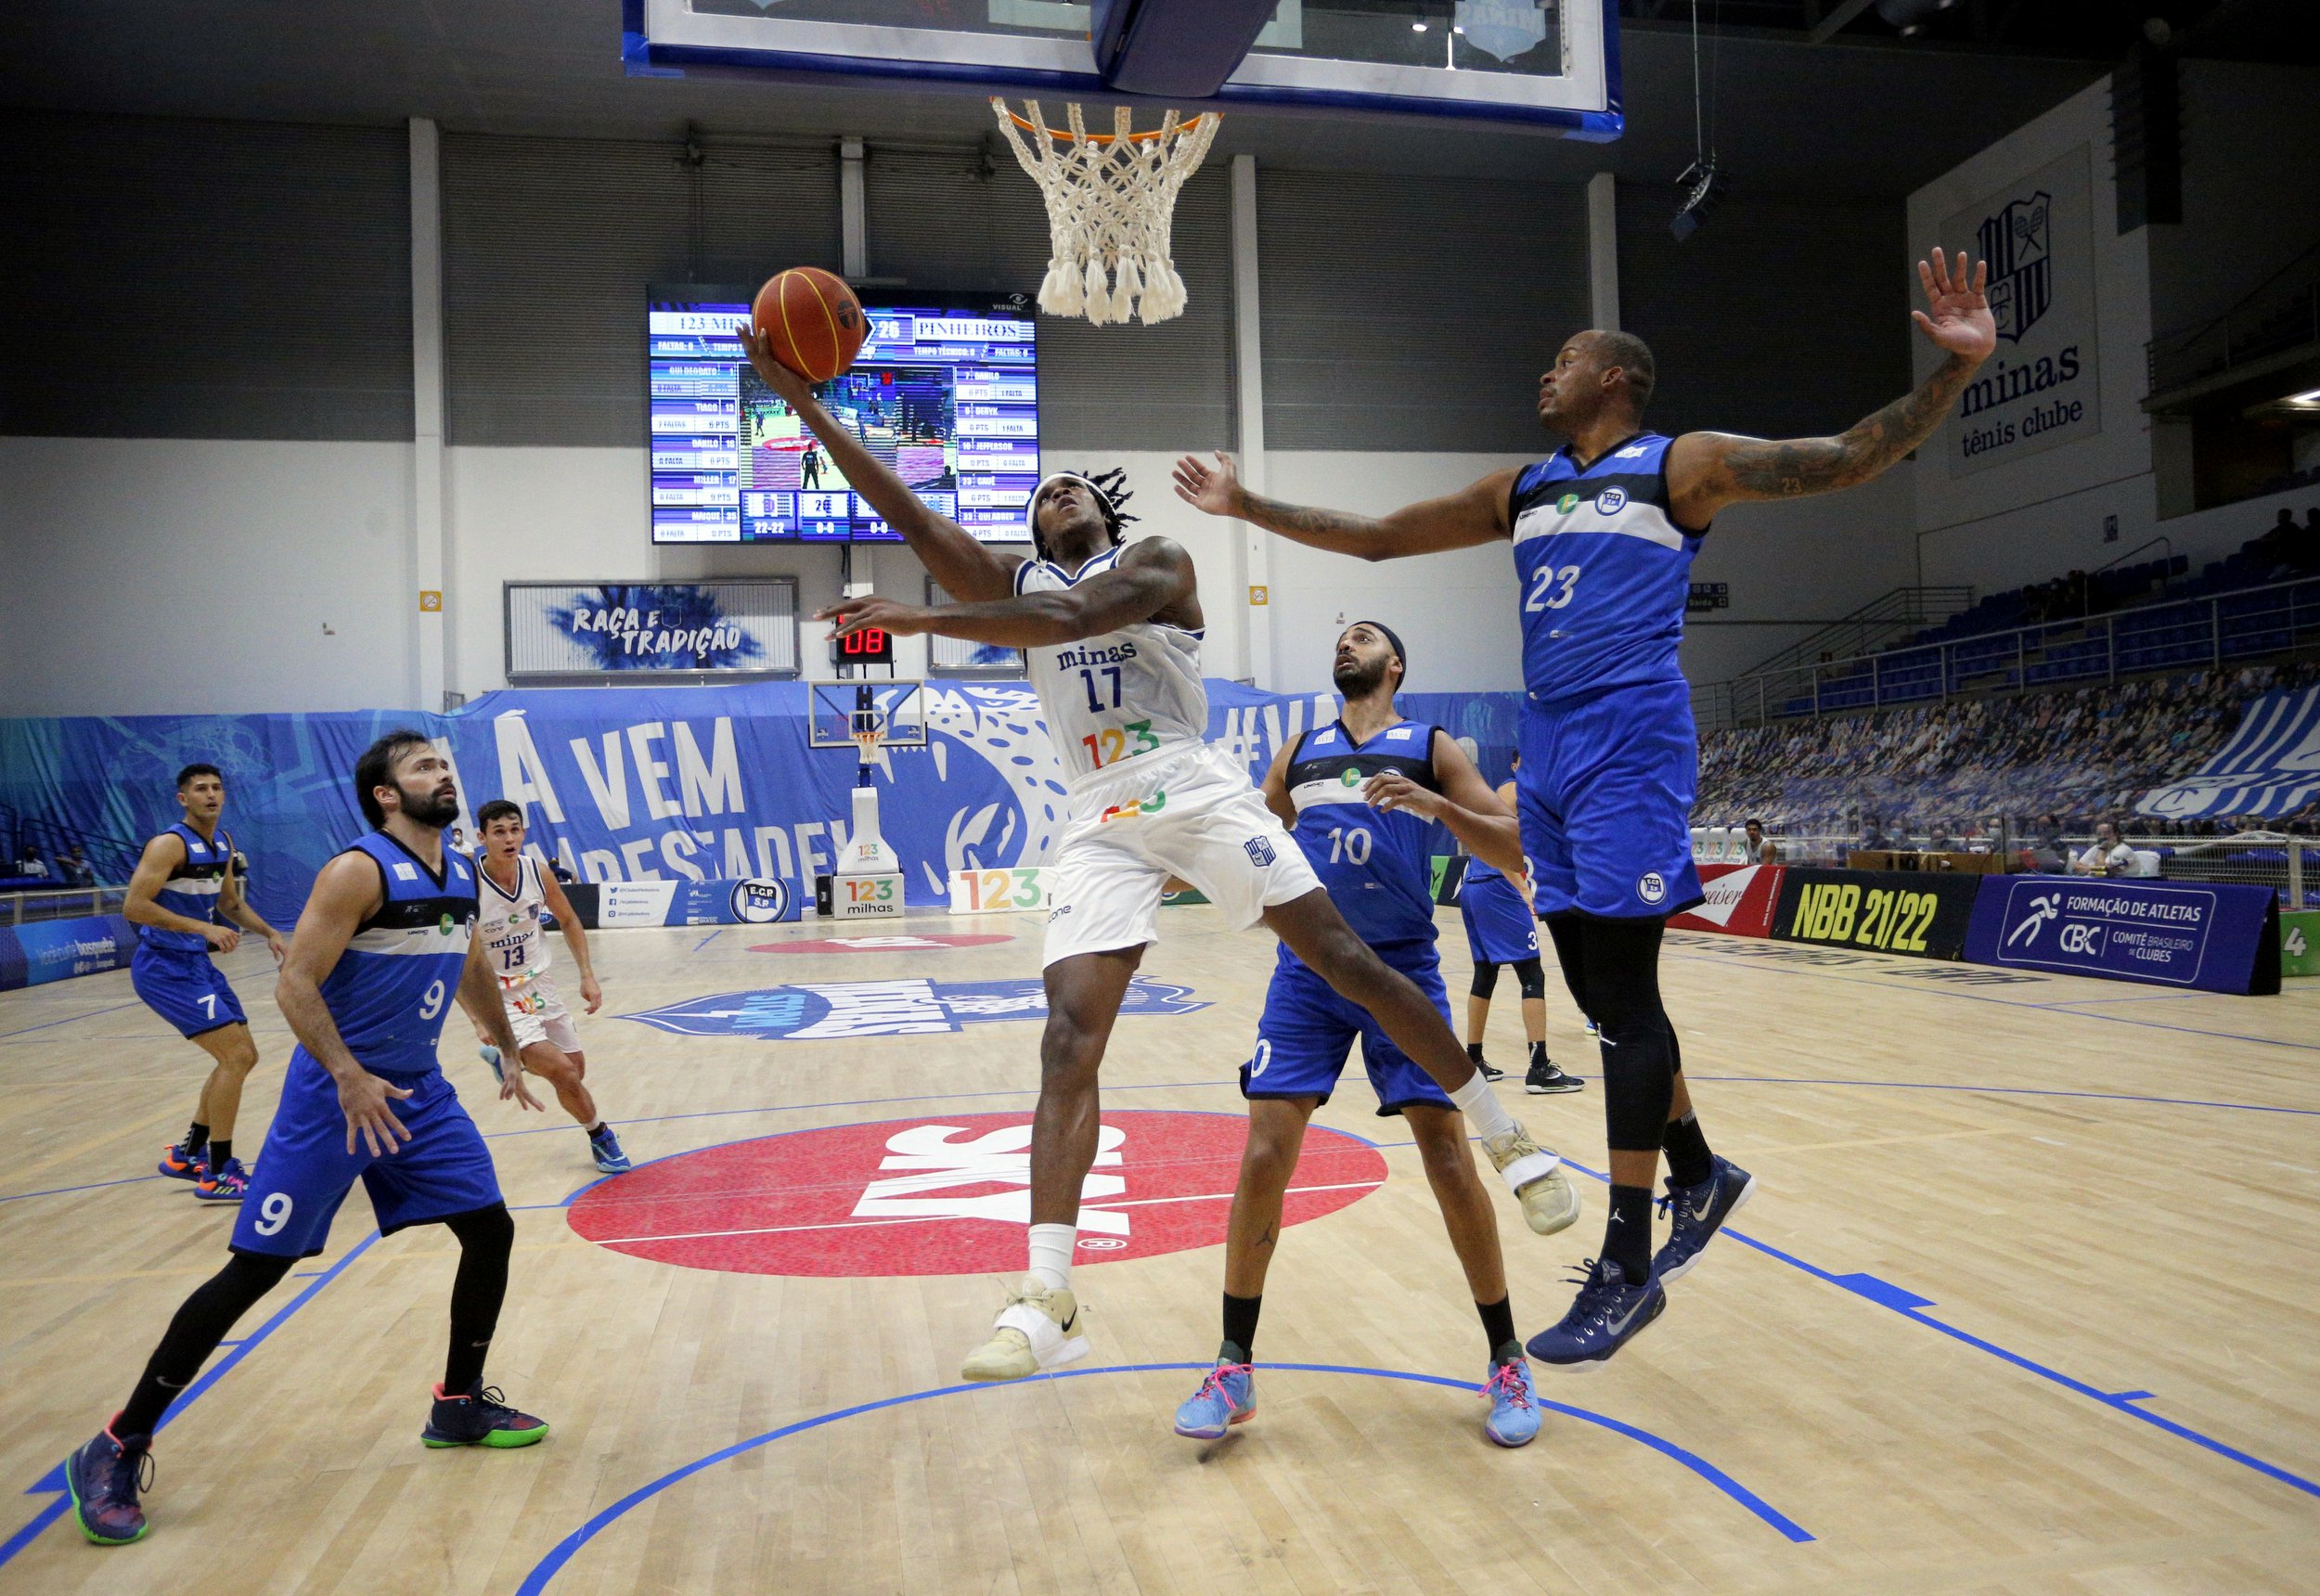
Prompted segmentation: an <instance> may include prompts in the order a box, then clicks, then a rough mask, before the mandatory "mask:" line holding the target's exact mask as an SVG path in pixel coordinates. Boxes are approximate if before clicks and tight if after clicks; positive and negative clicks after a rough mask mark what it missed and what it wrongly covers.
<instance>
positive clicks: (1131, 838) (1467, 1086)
mask: <svg viewBox="0 0 2320 1596" xmlns="http://www.w3.org/2000/svg"><path fill="white" fill-rule="evenodd" d="M741 341H742V343H743V345H744V346H745V347H746V348H747V349H748V351H749V357H750V362H751V364H752V365H754V367H756V369H757V374H758V375H759V376H760V377H762V378H764V379H765V380H766V383H767V386H768V387H770V388H772V389H773V391H774V392H775V393H779V394H780V396H781V398H782V400H783V401H784V402H785V403H786V404H787V405H789V406H790V408H791V409H792V410H793V411H794V412H796V414H797V416H798V418H799V419H800V420H802V421H803V422H804V423H805V425H806V427H808V428H809V429H811V430H812V431H813V432H814V433H815V435H816V436H818V438H819V439H820V440H821V442H822V444H823V445H824V446H825V447H827V448H828V449H829V451H830V457H831V461H832V463H833V464H834V465H835V466H836V467H837V468H838V470H839V471H840V472H841V473H842V474H843V475H844V478H845V480H846V481H847V482H848V483H851V484H852V485H853V486H854V488H855V490H856V491H857V492H858V493H860V494H861V495H862V496H864V497H865V498H867V499H869V500H870V504H871V505H872V507H873V508H876V509H877V511H878V513H879V514H880V515H881V516H883V518H884V519H885V521H886V522H887V524H888V525H890V526H892V527H893V528H894V529H895V530H896V531H897V532H899V533H901V534H902V535H903V537H904V538H905V540H906V541H908V542H909V545H910V547H911V548H912V549H913V550H914V551H915V552H916V553H917V554H918V556H919V558H920V559H921V560H923V561H924V562H925V564H926V569H927V571H928V572H929V573H931V574H932V575H933V576H934V580H935V581H937V582H939V583H941V584H942V586H943V588H944V590H945V591H947V592H949V593H953V594H956V595H958V601H957V602H955V603H950V604H944V605H939V606H934V607H927V606H921V605H912V604H901V603H896V602H895V601H894V600H892V599H887V598H852V599H848V600H846V601H845V602H844V603H842V604H838V605H834V606H832V607H831V609H829V610H826V611H822V616H821V618H823V619H828V620H831V621H834V622H835V623H836V624H837V628H838V631H839V632H840V634H841V635H843V634H844V633H845V632H850V631H856V630H860V629H862V628H865V627H872V626H876V627H883V628H885V629H886V630H888V631H892V632H897V633H904V634H909V633H918V632H933V633H939V634H941V635H942V636H945V637H963V638H966V639H968V640H969V641H972V642H980V643H994V644H998V645H1000V646H1002V647H1006V648H1017V649H1021V650H1024V656H1025V661H1026V662H1027V663H1028V666H1029V670H1030V676H1031V682H1032V686H1033V687H1034V688H1035V689H1037V690H1038V695H1039V704H1040V708H1041V709H1042V710H1043V711H1044V713H1045V715H1046V719H1047V725H1048V730H1049V732H1050V735H1051V736H1052V737H1053V739H1054V741H1055V744H1056V749H1057V753H1058V754H1059V755H1060V757H1061V758H1062V760H1063V769H1064V773H1065V778H1066V780H1067V781H1068V783H1069V787H1070V792H1071V812H1070V817H1069V820H1068V823H1067V824H1066V826H1065V828H1064V831H1063V840H1062V842H1061V843H1060V844H1059V845H1058V847H1057V851H1056V856H1055V861H1054V862H1055V867H1056V870H1057V875H1058V878H1059V885H1058V889H1057V891H1056V894H1055V896H1056V900H1057V901H1056V904H1055V907H1054V908H1053V909H1052V910H1050V915H1049V920H1048V933H1047V954H1046V985H1047V999H1048V1022H1047V1029H1046V1032H1045V1034H1044V1035H1043V1036H1041V1038H1040V1042H1039V1066H1040V1079H1039V1104H1038V1112H1037V1114H1036V1116H1035V1118H1034V1122H1033V1126H1032V1134H1031V1232H1030V1237H1029V1242H1030V1269H1029V1272H1028V1273H1027V1274H1026V1275H1025V1277H1024V1279H1023V1280H1022V1281H1020V1282H1019V1283H1018V1284H1017V1285H1016V1287H1015V1289H1014V1291H1013V1292H1012V1294H1011V1295H1010V1297H1009V1300H1008V1303H1007V1305H1006V1306H1005V1307H1003V1308H1002V1309H1001V1310H1000V1312H999V1318H998V1320H997V1322H996V1324H995V1325H994V1327H993V1331H992V1335H991V1339H990V1340H989V1341H988V1342H986V1344H985V1345H982V1346H979V1347H977V1348H976V1349H975V1350H974V1351H973V1353H971V1354H970V1355H969V1356H968V1358H967V1360H966V1364H965V1367H964V1369H963V1371H962V1372H963V1374H964V1376H965V1377H966V1378H967V1379H969V1380H1018V1379H1022V1378H1024V1377H1025V1376H1026V1375H1031V1374H1036V1373H1038V1372H1039V1371H1041V1370H1043V1369H1051V1368H1054V1367H1055V1366H1057V1365H1058V1364H1063V1363H1068V1362H1070V1361H1072V1360H1073V1359H1074V1358H1079V1357H1082V1356H1084V1355H1085V1354H1086V1352H1087V1350H1088V1339H1087V1336H1086V1334H1085V1333H1084V1332H1083V1330H1082V1327H1081V1325H1080V1323H1079V1307H1078V1303H1077V1300H1076V1298H1075V1297H1074V1296H1073V1294H1072V1291H1071V1263H1072V1253H1073V1249H1074V1247H1075V1245H1076V1241H1077V1220H1078V1216H1079V1192H1080V1187H1081V1184H1082V1182H1083V1181H1084V1180H1085V1179H1086V1178H1087V1174H1088V1171H1089V1167H1090V1166H1091V1165H1093V1163H1094V1161H1095V1153H1096V1138H1097V1130H1098V1124H1097V1117H1096V1116H1097V1097H1096V1074H1097V1070H1098V1068H1099V1067H1100V1065H1101V1064H1102V1060H1103V1049H1104V1045H1105V1043H1106V1042H1107V1041H1108V1040H1109V1039H1110V1037H1111V1034H1112V1023H1113V1022H1114V1021H1115V1020H1116V1019H1117V1018H1118V1017H1119V1010H1120V1002H1121V999H1122V998H1123V997H1125V996H1126V994H1127V992H1128V983H1129V981H1130V980H1131V979H1132V978H1133V977H1134V975H1135V973H1136V967H1137V964H1138V963H1139V961H1140V960H1141V959H1142V958H1143V950H1144V945H1145V944H1146V943H1149V942H1152V941H1154V940H1155V939H1156V938H1157V935H1158V920H1159V910H1160V895H1161V892H1162V890H1163V889H1164V888H1165V887H1166V884H1167V879H1168V877H1169V876H1171V875H1177V876H1181V877H1183V878H1184V879H1185V880H1186V881H1188V882H1192V884H1193V885H1194V886H1196V887H1198V888H1199V889H1200V890H1201V892H1202V893H1203V894H1204V895H1206V896H1207V898H1208V899H1209V901H1210V902H1212V903H1214V904H1215V905H1216V906H1217V907H1218V910H1219V911H1220V912H1222V914H1223V915H1224V917H1225V919H1226V920H1227V921H1228V922H1229V923H1230V924H1231V925H1232V926H1233V927H1234V928H1235V929H1246V928H1247V927H1249V926H1253V925H1255V924H1257V922H1258V921H1259V920H1262V921H1263V922H1264V923H1265V925H1266V926H1267V927H1268V928H1270V930H1271V931H1272V932H1273V933H1274V934H1275V935H1277V936H1279V937H1280V938H1281V940H1282V942H1284V943H1286V944H1287V945H1288V946H1289V947H1290V948H1291V949H1292V950H1293V951H1294V952H1295V954H1296V955H1297V957H1298V958H1299V959H1302V960H1303V961H1304V962H1305V964H1306V965H1307V967H1308V968H1309V969H1311V970H1312V971H1313V972H1315V973H1316V974H1318V975H1320V976H1321V978H1322V979H1323V980H1324V981H1326V982H1328V984H1329V985H1330V986H1331V987H1332V988H1333V989H1334V990H1335V991H1336V992H1338V993H1339V994H1341V995H1343V996H1344V997H1347V998H1350V999H1351V1000H1353V1001H1354V1002H1357V1003H1359V1004H1360V1005H1361V1006H1362V1007H1363V1008H1365V1009H1367V1010H1369V1011H1370V1012H1371V1014H1372V1015H1373V1016H1374V1017H1375V1018H1376V1020H1377V1022H1378V1023H1379V1024H1380V1025H1381V1026H1382V1027H1383V1028H1384V1029H1385V1031H1386V1034H1387V1035H1388V1036H1391V1037H1392V1038H1393V1039H1394V1041H1395V1043H1396V1044H1397V1045H1398V1047H1400V1048H1401V1049H1402V1050H1403V1051H1405V1052H1407V1053H1408V1054H1409V1055H1410V1056H1411V1059H1413V1060H1414V1061H1415V1062H1417V1063H1418V1064H1419V1066H1420V1067H1421V1068H1423V1069H1424V1071H1425V1072H1426V1073H1427V1074H1428V1075H1432V1076H1433V1077H1434V1079H1435V1080H1436V1081H1437V1083H1438V1084H1439V1085H1440V1086H1441V1087H1442V1088H1443V1089H1444V1090H1445V1091H1447V1092H1449V1093H1450V1097H1451V1099H1452V1100H1453V1101H1455V1102H1456V1103H1457V1104H1458V1105H1459V1107H1460V1108H1461V1109H1463V1110H1464V1111H1465V1113H1466V1115H1467V1117H1468V1119H1469V1120H1471V1121H1472V1122H1473V1124H1474V1126H1475V1128H1476V1131H1478V1132H1479V1133H1480V1134H1481V1136H1482V1139H1483V1145H1484V1148H1485V1150H1486V1151H1487V1152H1489V1154H1490V1160H1491V1163H1492V1164H1493V1165H1495V1166H1496V1167H1497V1168H1498V1170H1499V1172H1500V1174H1501V1177H1502V1178H1503V1179H1505V1181H1506V1183H1507V1184H1508V1186H1509V1187H1511V1188H1512V1189H1513V1190H1514V1192H1515V1194H1516V1196H1517V1197H1518V1198H1519V1199H1520V1200H1521V1202H1522V1205H1523V1216H1524V1218H1525V1219H1526V1220H1527V1222H1528V1223H1529V1225H1530V1227H1531V1229H1534V1230H1536V1231H1538V1232H1540V1234H1542V1235H1543V1234H1548V1233H1551V1232H1553V1231H1555V1230H1559V1229H1563V1228H1564V1227H1565V1226H1567V1225H1569V1224H1570V1223H1571V1222H1572V1221H1573V1220H1574V1219H1576V1218H1577V1217H1578V1216H1579V1196H1578V1193H1577V1192H1576V1191H1574V1190H1573V1189H1572V1187H1571V1185H1570V1182H1569V1181H1568V1180H1567V1179H1566V1178H1565V1177H1564V1175H1563V1172H1562V1169H1561V1167H1560V1160H1559V1159H1557V1158H1556V1156H1555V1155H1554V1154H1553V1153H1552V1152H1547V1151H1545V1150H1544V1149H1541V1148H1540V1147H1539V1145H1538V1144H1537V1143H1536V1142H1534V1141H1532V1140H1531V1139H1530V1138H1529V1137H1528V1136H1527V1134H1525V1132H1524V1130H1523V1128H1522V1126H1519V1125H1517V1124H1515V1122H1514V1119H1513V1118H1512V1117H1511V1116H1510V1115H1509V1114H1508V1113H1507V1112H1506V1109H1505V1107H1504V1105H1502V1103H1500V1102H1499V1100H1497V1099H1496V1098H1495V1097H1493V1096H1491V1095H1490V1091H1489V1083H1488V1082H1487V1081H1485V1080H1484V1079H1483V1078H1482V1077H1481V1076H1480V1075H1477V1074H1476V1071H1475V1067H1474V1063H1473V1062H1472V1061H1471V1060H1469V1059H1468V1058H1467V1057H1466V1052H1465V1049H1463V1048H1462V1047H1461V1046H1460V1045H1459V1043H1458V1039H1457V1038H1456V1037H1455V1036H1452V1035H1451V1034H1450V1026H1449V1025H1448V1024H1447V1023H1445V1022H1444V1021H1443V1019H1442V1016H1441V1014H1440V1012H1439V1011H1438V1010H1436V1009H1435V1007H1434V1005H1433V1003H1432V1002H1431V1001H1430V1000H1429V999H1428V998H1427V997H1426V996H1425V994H1424V993H1423V992H1421V991H1420V990H1419V989H1418V987H1417V986H1416V985H1414V984H1413V983H1412V982H1411V980H1410V978H1409V977H1408V976H1406V975H1403V974H1401V973H1399V972H1397V971H1395V970H1393V969H1391V968H1389V967H1388V966H1387V965H1386V962H1385V961H1384V960H1383V959H1380V958H1379V957H1378V956H1377V954H1376V953H1375V952H1373V950H1372V949H1371V948H1370V947H1369V946H1367V945H1365V944H1364V943H1363V942H1362V941H1361V939H1360V937H1359V936H1357V935H1355V934H1354V933H1353V931H1352V930H1351V928H1349V927H1348V926H1347V924H1346V921H1345V918H1344V917H1343V916H1342V915H1340V914H1339V913H1338V912H1337V909H1336V907H1335V906H1334V905H1333V904H1332V903H1331V902H1330V901H1329V895H1328V894H1327V893H1326V892H1324V891H1322V890H1321V882H1319V881H1318V880H1317V879H1316V878H1315V876H1314V874H1313V870H1312V867H1311V866H1309V865H1308V864H1307V863H1306V861H1305V858H1304V856H1303V855H1302V854H1301V853H1300V852H1299V851H1298V849H1297V846H1296V844H1295V843H1294V842H1292V841H1291V840H1290V838H1289V836H1288V834H1287V833H1286V832H1285V831H1283V830H1282V827H1281V822H1280V820H1279V819H1278V818H1277V817H1275V816H1274V815H1273V814H1272V813H1271V812H1270V810H1268V809H1267V808H1266V806H1265V804H1264V800H1263V799H1262V798H1261V797H1260V796H1259V795H1258V794H1257V790H1256V788H1255V787H1254V786H1253V785H1252V784H1251V782H1250V780H1249V778H1248V772H1247V771H1246V770H1244V769H1243V768H1242V767H1241V766H1238V765H1236V764H1235V763H1234V762H1233V761H1232V760H1231V758H1230V757H1229V756H1227V755H1226V754H1224V753H1221V752H1219V751H1218V750H1215V749H1212V748H1211V747H1209V746H1208V744H1207V742H1206V741H1205V735H1206V732H1207V725H1208V699H1207V693H1206V691H1205V689H1204V688H1203V686H1202V683H1201V672H1200V637H1201V627H1202V616H1201V607H1200V590H1199V586H1198V584H1197V582H1196V581H1195V580H1194V577H1193V573H1192V560H1191V559H1190V557H1188V556H1187V555H1186V554H1185V552H1184V550H1183V549H1182V548H1180V547H1178V546H1177V545H1176V544H1174V543H1171V542H1169V541H1168V540H1167V539H1166V538H1161V537H1148V538H1143V539H1141V540H1140V541H1138V542H1136V543H1133V544H1129V543H1126V542H1124V541H1123V538H1122V534H1121V532H1120V519H1121V518H1120V513H1119V506H1120V502H1121V500H1122V499H1123V498H1124V497H1125V495H1124V494H1122V493H1121V491H1120V489H1119V486H1118V483H1117V478H1116V474H1114V475H1112V476H1109V477H1105V478H1102V479H1090V478H1088V477H1082V476H1069V475H1066V476H1054V477H1050V478H1049V479H1048V480H1047V481H1045V482H1043V483H1040V484H1039V486H1038V489H1037V491H1035V492H1034V493H1033V494H1032V496H1031V503H1030V505H1029V507H1028V508H1027V511H1026V514H1027V517H1028V520H1029V531H1030V534H1031V540H1032V546H1033V548H1034V549H1035V551H1036V558H1034V559H1032V560H1025V559H1023V558H1022V557H1021V556H1019V555H1012V554H1001V553H999V551H997V550H996V549H992V548H989V547H986V546H985V545H983V544H981V543H979V542H977V541H976V540H975V539H974V538H973V537H972V536H970V535H969V534H967V533H966V532H964V531H963V530H961V529H960V527H959V526H958V525H956V524H955V523H954V522H952V521H949V520H948V519H947V518H946V517H943V516H941V515H938V514H936V513H935V512H934V510H932V509H930V508H927V507H926V505H925V504H923V503H922V502H921V501H920V499H919V498H918V497H917V496H915V495H913V494H912V493H911V492H910V490H909V488H908V487H906V486H904V485H903V483H902V482H901V481H900V480H899V479H898V478H896V476H895V474H894V472H893V471H891V470H888V469H887V468H886V467H885V466H884V465H883V464H881V463H880V462H879V461H878V460H877V459H876V458H875V457H872V456H871V454H870V451H869V450H868V449H866V448H864V447H863V446H862V444H860V442H859V441H858V440H857V439H856V438H855V437H854V435H853V434H852V433H850V432H848V431H846V430H845V428H844V425H843V424H842V423H840V422H839V421H838V420H837V419H836V418H833V417H832V416H831V414H830V413H829V412H828V411H827V410H825V409H823V408H822V406H821V405H819V404H818V402H817V401H816V400H815V398H814V395H813V391H812V389H811V387H810V386H809V385H808V384H807V383H806V380H804V379H803V378H801V377H798V376H797V375H796V374H794V373H793V372H792V371H790V370H789V369H788V368H787V367H783V366H782V365H781V364H780V362H779V361H777V360H775V359H774V358H773V355H772V353H771V351H770V350H769V349H768V348H767V346H766V343H765V341H763V340H762V339H760V338H758V337H757V336H756V335H755V334H754V332H752V331H751V330H750V329H749V328H742V329H741ZM1506 863H1507V864H1508V865H1509V866H1510V867H1511V868H1515V869H1519V868H1520V866H1521V858H1520V855H1519V852H1516V851H1512V850H1510V856H1509V858H1508V860H1507V861H1506Z"/></svg>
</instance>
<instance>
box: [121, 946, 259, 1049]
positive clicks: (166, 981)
mask: <svg viewBox="0 0 2320 1596" xmlns="http://www.w3.org/2000/svg"><path fill="white" fill-rule="evenodd" d="M129 985H131V986H134V987H135V988H136V994H137V996H138V997H142V998H144V999H145V1006H146V1007H147V1008H148V1009H150V1010H153V1012H154V1013H156V1014H159V1015H160V1016H161V1018H162V1019H164V1020H166V1021H168V1022H169V1023H170V1024H172V1025H174V1026H175V1027H176V1029H177V1034H178V1035H179V1036H200V1035H201V1034H202V1033H203V1032H205V1031H215V1030H220V1029H223V1028H224V1027H226V1026H227V1025H244V1024H248V1023H249V1021H248V1019H247V1018H246V1017H245V1016H244V1015H243V1013H242V1011H241V999H240V998H238V997H235V996H234V989H233V988H232V987H231V986H229V985H226V973H225V972H224V971H222V970H220V969H218V967H217V966H216V965H215V964H213V963H212V962H211V960H210V955H209V951H208V950H207V949H206V948H205V949H203V950H202V951H201V952H200V953H190V952H187V953H172V952H169V951H168V950H166V949H163V948H157V947H149V946H147V945H146V944H145V943H143V942H140V943H138V944H137V947H136V951H135V953H132V954H131V955H130V956H129Z"/></svg>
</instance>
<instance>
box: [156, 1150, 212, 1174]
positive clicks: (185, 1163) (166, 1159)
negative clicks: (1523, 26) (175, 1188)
mask: <svg viewBox="0 0 2320 1596" xmlns="http://www.w3.org/2000/svg"><path fill="white" fill-rule="evenodd" d="M203 1163H204V1160H203V1159H202V1156H201V1151H196V1152H187V1151H186V1146H185V1143H184V1142H181V1141H174V1142H171V1143H170V1144H169V1145H168V1146H167V1147H165V1148H163V1149H161V1162H160V1163H159V1164H157V1165H154V1166H153V1167H154V1168H156V1169H158V1170H160V1171H161V1173H162V1174H163V1175H166V1176H168V1177H169V1178H171V1179H172V1180H199V1179H200V1178H201V1170H202V1165H203Z"/></svg>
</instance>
